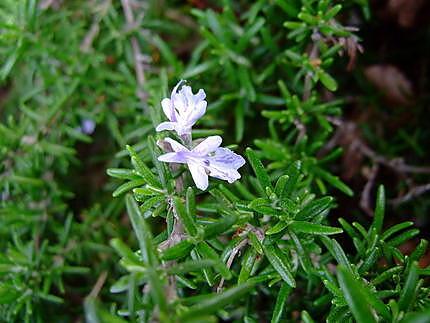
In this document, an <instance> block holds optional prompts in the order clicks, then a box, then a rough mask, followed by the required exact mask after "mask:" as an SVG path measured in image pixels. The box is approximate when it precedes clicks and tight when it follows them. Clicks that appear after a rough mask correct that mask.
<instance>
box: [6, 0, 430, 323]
mask: <svg viewBox="0 0 430 323" xmlns="http://www.w3.org/2000/svg"><path fill="white" fill-rule="evenodd" d="M57 6H58V7H57ZM198 8H199V9H198ZM129 9H131V10H129ZM133 16H134V17H133ZM353 16H354V17H356V16H358V17H360V19H361V20H362V21H365V22H366V23H368V24H371V21H372V19H374V18H372V15H371V10H370V7H369V5H368V3H367V1H366V0H364V1H361V0H360V1H359V0H356V1H348V2H344V3H343V2H340V1H334V0H294V1H290V0H273V1H267V0H259V1H229V0H224V1H222V2H221V1H220V2H219V3H218V2H215V3H214V4H213V5H210V4H208V3H207V2H206V1H201V2H200V1H190V2H189V3H185V4H182V3H181V2H174V1H171V2H170V1H153V0H150V1H147V2H144V3H140V2H136V3H134V2H133V1H127V0H122V1H109V0H105V1H102V0H100V1H96V0H94V1H56V0H54V1H37V0H19V1H16V0H3V1H2V2H1V3H0V82H1V83H0V121H1V123H0V160H1V165H0V250H1V254H0V320H2V321H4V322H51V321H52V322H73V321H77V320H78V319H81V320H84V319H85V320H87V321H88V322H123V321H132V322H152V321H160V322H216V321H235V322H236V321H237V322H247V323H250V322H269V321H271V322H284V321H300V320H301V321H303V322H314V321H315V322H319V321H324V320H326V321H328V322H352V321H356V322H360V323H361V322H363V323H367V322H428V321H429V319H428V318H429V317H430V286H429V278H428V276H429V275H430V268H429V267H423V266H420V265H419V261H420V260H421V259H422V257H423V256H424V255H426V253H427V244H428V242H427V240H425V239H424V235H422V234H420V231H419V230H418V229H417V228H416V226H415V225H414V222H413V221H411V220H409V221H402V217H401V216H398V217H397V218H394V219H388V221H386V220H387V218H388V216H387V214H394V215H397V214H399V210H401V208H396V207H395V206H394V207H391V206H390V207H386V198H385V189H384V186H382V185H381V186H379V189H377V194H373V195H375V196H374V197H373V195H372V197H371V199H372V200H376V203H375V205H374V207H373V206H372V207H371V209H370V210H369V209H368V208H367V209H365V211H367V212H368V213H371V214H372V216H373V218H366V217H365V216H364V212H363V211H362V210H360V209H359V206H358V203H357V201H356V200H355V199H354V197H353V196H354V195H355V196H357V195H359V194H360V191H359V190H357V191H356V190H355V189H356V185H355V183H354V182H353V181H351V184H353V185H354V187H353V188H354V189H352V188H351V187H352V185H348V184H349V183H345V181H343V180H342V179H341V177H340V175H341V174H340V171H339V165H340V164H341V162H340V158H341V156H342V153H343V152H342V148H341V147H339V145H338V144H334V145H332V144H330V143H331V142H332V139H333V137H334V136H335V133H336V127H338V126H339V122H342V120H343V119H342V117H343V116H344V110H345V109H346V108H345V106H347V104H348V102H347V101H348V100H347V93H348V90H347V89H348V84H349V83H351V82H352V81H351V79H353V77H352V76H351V75H350V74H351V73H349V72H346V66H347V65H352V64H353V63H354V61H355V55H358V51H359V49H360V48H361V47H360V44H359V43H360V42H359V38H358V36H357V32H358V31H357V29H356V28H351V27H348V23H347V22H348V21H349V18H350V17H353ZM133 19H135V20H134V21H133ZM341 54H344V55H341ZM348 55H349V57H348ZM348 61H349V62H348ZM357 75H358V76H356V79H357V80H358V81H359V82H358V83H360V86H362V89H361V91H362V93H361V95H364V96H365V95H366V91H369V90H368V88H369V85H368V84H367V83H366V81H365V80H363V76H362V75H361V74H360V72H357ZM180 79H187V80H188V82H189V84H190V85H191V86H192V87H193V89H194V90H197V89H199V88H203V89H205V91H206V93H207V101H208V103H209V105H208V108H207V112H206V114H205V116H204V117H203V118H202V119H201V120H199V122H198V123H197V125H196V126H195V127H194V129H193V133H192V135H193V139H194V140H195V139H197V140H199V138H203V137H206V136H209V135H222V137H223V140H224V143H223V144H224V146H229V147H230V148H231V149H233V150H235V151H236V152H237V153H238V154H241V155H243V156H244V157H245V159H246V161H247V163H246V165H245V166H244V167H242V168H241V169H240V170H239V171H240V173H241V175H242V178H241V179H240V180H238V181H236V182H235V183H233V184H228V183H227V182H222V181H220V180H215V179H213V178H211V179H210V186H209V188H208V190H207V191H201V190H198V189H197V188H196V187H195V185H194V183H193V181H192V179H191V176H190V175H189V172H188V170H187V168H186V167H185V166H178V167H176V166H171V165H169V164H166V163H162V162H160V161H158V159H157V158H158V156H160V155H161V154H162V153H163V152H162V150H161V148H160V147H159V146H162V144H161V141H162V139H163V138H165V137H166V134H165V133H157V132H155V130H154V129H155V126H157V125H158V124H159V123H160V122H161V121H164V119H165V117H164V115H163V113H162V109H161V105H160V102H161V100H162V99H163V98H165V97H169V93H170V91H171V89H172V88H173V86H174V85H175V84H176V82H177V81H178V80H180ZM363 84H364V85H363ZM353 88H354V91H358V90H357V88H356V87H353ZM373 91H374V90H373ZM372 100H374V102H376V104H379V105H381V106H383V103H380V102H382V100H379V99H378V98H372ZM378 100H379V101H378ZM419 104H420V103H417V105H418V106H419ZM417 113H418V112H417ZM94 127H95V129H93V128H94ZM369 128H370V129H369ZM369 128H368V129H365V132H366V133H367V136H368V138H369V141H375V140H376V139H375V138H377V135H375V134H374V133H372V131H373V130H372V129H371V127H369ZM426 131H427V130H422V131H418V130H417V132H414V133H412V131H411V133H412V134H411V135H410V136H408V135H407V134H401V133H400V134H399V135H398V136H396V137H394V138H392V142H393V144H392V145H391V144H390V141H389V140H387V139H382V138H381V139H380V140H379V141H378V140H376V141H377V142H376V144H375V145H376V146H378V148H380V150H381V154H382V153H383V154H388V158H387V159H386V160H385V159H384V160H382V159H381V158H382V157H381V158H380V159H379V163H380V164H381V165H383V164H386V165H388V167H391V168H395V167H397V166H398V165H404V164H402V162H400V163H397V164H394V163H391V164H390V160H389V158H392V157H394V156H396V155H398V154H402V153H403V152H404V153H405V154H406V153H407V154H410V151H418V153H417V155H418V156H420V155H421V156H422V155H424V154H425V152H424V153H422V154H421V153H420V151H419V150H420V149H421V150H424V151H425V149H426V148H420V147H421V146H422V145H423V142H425V140H426V138H428V134H427V132H426ZM402 138H403V139H402ZM411 138H412V139H411ZM399 142H400V143H399ZM392 146H393V147H395V148H391V147H392ZM405 147H406V148H405ZM416 147H418V148H416ZM370 155H371V154H370V153H369V156H370ZM369 156H368V157H369ZM372 157H373V160H371V162H375V160H376V161H377V162H378V159H377V157H378V156H376V157H375V156H374V155H373V156H372ZM375 163H376V162H375ZM417 169H418V168H417ZM418 170H424V168H422V169H421V168H419V169H418ZM412 173H414V172H412ZM415 173H417V174H418V175H416V178H415V177H414V180H417V181H418V182H419V181H420V180H421V177H422V176H425V175H423V174H424V173H425V172H424V171H417V172H415ZM414 175H415V174H414ZM419 176H421V177H419ZM386 183H388V184H390V182H389V181H386ZM405 183H408V179H406V178H404V177H402V178H401V180H400V181H399V183H396V185H393V186H395V187H389V189H388V188H387V191H389V192H390V194H391V195H393V196H396V194H397V190H398V189H402V188H403V187H405V185H406V184H405ZM376 186H377V185H375V187H376ZM374 191H376V189H375V190H374ZM375 193H376V192H375ZM345 201H346V202H345ZM426 201H427V200H425V201H424V202H420V203H417V204H415V206H414V209H415V213H414V214H413V216H414V218H420V219H421V222H422V223H428V222H425V220H424V222H423V221H422V218H424V217H425V216H423V215H422V214H419V215H417V214H418V213H420V212H422V211H423V210H424V212H425V207H426V205H428V201H427V202H426ZM338 205H340V207H339V209H340V210H341V212H342V216H341V217H339V216H335V215H337V214H339V211H336V210H337V206H338ZM424 214H425V213H424ZM356 220H359V221H360V222H356ZM384 220H385V221H384ZM388 223H389V225H388ZM407 243H409V244H410V245H412V246H413V248H412V249H413V250H410V251H408V252H406V251H405V248H404V246H405V245H406V244H407Z"/></svg>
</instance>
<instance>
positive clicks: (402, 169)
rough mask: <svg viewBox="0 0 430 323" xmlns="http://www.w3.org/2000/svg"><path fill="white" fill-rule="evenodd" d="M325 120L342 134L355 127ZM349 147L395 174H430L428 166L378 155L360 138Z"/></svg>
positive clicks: (330, 118) (347, 123) (337, 120)
mask: <svg viewBox="0 0 430 323" xmlns="http://www.w3.org/2000/svg"><path fill="white" fill-rule="evenodd" d="M327 120H328V121H330V122H331V123H332V124H334V125H335V126H337V127H338V128H339V129H338V131H339V132H340V133H343V132H344V131H351V129H353V128H355V127H356V125H355V124H354V123H353V122H348V121H344V120H342V119H340V118H335V117H327ZM335 137H337V138H340V137H342V136H341V135H339V136H338V135H337V134H335ZM351 145H354V148H356V149H357V150H358V151H359V152H361V153H362V154H363V155H364V156H366V157H368V158H369V159H371V160H372V161H373V162H374V163H377V164H381V165H384V166H387V167H389V168H391V169H392V170H394V171H395V172H397V173H400V174H406V173H414V174H430V167H428V166H414V165H408V164H406V163H405V161H404V160H403V158H393V159H388V158H386V157H384V156H382V155H379V154H378V153H376V152H375V151H374V150H373V149H371V148H370V147H369V146H368V145H367V144H366V143H365V142H364V141H363V140H362V139H360V138H356V139H355V140H354V142H353V143H352V144H351Z"/></svg>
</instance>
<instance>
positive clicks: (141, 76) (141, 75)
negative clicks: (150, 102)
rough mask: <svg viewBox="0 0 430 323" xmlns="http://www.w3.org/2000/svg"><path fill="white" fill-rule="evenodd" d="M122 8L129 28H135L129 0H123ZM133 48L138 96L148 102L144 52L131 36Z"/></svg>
mask: <svg viewBox="0 0 430 323" xmlns="http://www.w3.org/2000/svg"><path fill="white" fill-rule="evenodd" d="M121 4H122V8H123V11H124V16H125V19H126V21H127V25H128V27H129V28H130V27H132V26H135V24H136V22H135V20H134V15H133V11H132V9H131V4H130V1H129V0H121ZM131 47H132V49H133V57H134V69H135V72H136V79H137V86H138V87H137V96H138V97H139V98H140V100H141V101H145V100H146V94H145V92H144V90H143V87H144V84H145V71H144V67H143V60H142V57H143V55H142V52H141V50H140V45H139V42H138V40H137V38H136V37H135V36H131Z"/></svg>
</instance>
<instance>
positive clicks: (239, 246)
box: [216, 239, 248, 293]
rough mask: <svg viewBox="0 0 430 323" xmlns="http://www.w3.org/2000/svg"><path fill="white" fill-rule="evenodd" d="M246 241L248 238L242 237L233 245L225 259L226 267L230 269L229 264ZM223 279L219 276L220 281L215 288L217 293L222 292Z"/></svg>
mask: <svg viewBox="0 0 430 323" xmlns="http://www.w3.org/2000/svg"><path fill="white" fill-rule="evenodd" d="M247 243H248V239H243V240H242V241H241V242H239V244H238V245H237V246H236V247H234V248H233V249H232V250H231V253H230V255H229V257H228V259H227V262H226V266H227V268H228V269H230V267H231V265H232V264H233V260H234V258H235V257H236V255H237V254H238V253H239V251H240V250H241V249H242V248H243V247H245V246H246V244H247ZM224 281H225V280H224V277H223V278H221V281H220V282H219V285H218V287H217V289H216V291H217V293H221V292H222V286H223V285H224Z"/></svg>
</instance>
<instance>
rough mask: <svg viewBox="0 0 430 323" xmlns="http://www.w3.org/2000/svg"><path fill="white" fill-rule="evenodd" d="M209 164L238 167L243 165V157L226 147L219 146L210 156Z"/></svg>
mask: <svg viewBox="0 0 430 323" xmlns="http://www.w3.org/2000/svg"><path fill="white" fill-rule="evenodd" d="M210 162H211V164H215V165H219V166H220V167H226V168H234V169H238V168H240V167H242V166H243V165H245V159H243V157H242V156H240V155H238V154H236V153H234V152H232V151H231V150H230V149H228V148H223V147H219V148H218V149H217V150H216V151H215V155H214V156H212V157H211V158H210Z"/></svg>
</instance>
